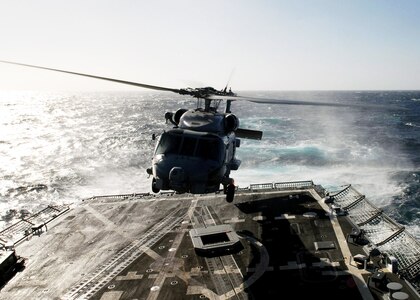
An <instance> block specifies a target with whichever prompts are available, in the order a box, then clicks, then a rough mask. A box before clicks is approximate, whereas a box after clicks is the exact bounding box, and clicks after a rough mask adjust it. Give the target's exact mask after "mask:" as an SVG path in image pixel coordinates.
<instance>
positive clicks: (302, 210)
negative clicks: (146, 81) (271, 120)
mask: <svg viewBox="0 0 420 300" xmlns="http://www.w3.org/2000/svg"><path fill="white" fill-rule="evenodd" d="M261 187H262V186H261ZM285 188H287V190H282V189H276V188H272V189H260V190H253V189H247V190H242V191H241V190H239V191H238V192H237V195H236V196H235V201H234V203H226V202H225V200H224V195H222V194H220V195H218V194H212V195H201V196H192V195H189V196H182V195H161V196H158V197H152V196H145V195H132V196H127V195H126V196H110V197H95V198H91V199H88V200H86V201H85V202H84V203H83V204H82V205H80V206H78V207H76V208H74V209H72V210H70V211H69V212H68V213H67V214H65V215H63V216H62V217H61V218H58V219H57V220H55V221H54V222H52V223H51V225H50V226H49V228H48V231H46V232H44V233H42V234H40V235H38V236H33V237H32V238H31V239H30V241H28V242H26V241H25V242H23V243H21V244H20V245H19V246H18V247H17V251H18V252H19V254H20V255H22V256H24V257H26V258H27V266H26V269H25V270H24V271H22V272H20V273H18V274H17V275H16V276H15V277H14V278H13V279H12V280H11V281H10V282H9V283H8V284H7V285H6V286H5V287H4V288H3V289H2V290H1V292H0V299H3V298H4V299H9V298H10V299H12V298H15V299H23V298H32V299H57V298H58V299H86V298H90V299H206V298H209V299H229V298H232V299H238V298H239V299H249V298H250V299H255V298H256V299H272V298H280V297H284V295H285V294H288V295H290V293H291V294H292V295H293V298H295V297H296V298H302V297H304V296H307V295H311V297H314V296H315V297H317V296H320V297H323V298H324V299H337V298H338V297H340V298H342V299H365V298H366V294H363V292H364V291H363V289H361V291H362V293H361V291H360V287H363V286H364V287H365V290H366V289H367V288H366V285H365V283H364V282H361V280H363V277H362V276H353V275H352V272H353V271H354V270H352V269H355V271H357V272H359V271H358V269H357V268H356V267H351V266H349V265H348V261H349V257H345V256H344V255H343V253H345V252H343V251H342V249H341V246H340V245H342V241H339V240H338V239H337V233H336V232H335V229H334V228H333V223H332V222H331V219H330V214H329V212H327V211H325V204H324V203H323V202H322V201H320V197H319V195H318V194H317V193H316V192H315V189H316V186H313V185H310V184H309V185H308V186H304V185H303V186H299V185H297V186H296V185H294V186H292V187H287V186H286V187H285ZM314 188H315V189H314ZM316 190H319V189H316ZM321 205H322V206H324V207H322V206H321ZM335 221H337V219H335ZM342 222H346V219H345V218H344V217H343V218H340V223H342ZM336 223H338V222H336ZM221 224H229V225H231V226H232V228H233V230H234V231H235V232H236V233H237V234H238V236H239V237H240V244H239V246H238V247H234V248H232V249H228V250H226V249H224V250H223V251H222V252H220V253H218V252H216V253H199V254H198V253H197V251H196V250H195V249H194V246H193V243H192V240H191V238H190V236H189V231H190V230H191V229H193V228H204V227H211V226H215V225H221ZM346 226H347V227H346ZM342 227H343V228H345V227H346V228H349V229H351V228H352V225H351V224H347V225H345V226H342ZM353 251H360V252H361V251H362V249H357V248H354V249H353ZM353 255H354V254H353ZM369 295H370V294H369ZM366 299H367V298H366ZM372 299H373V298H372Z"/></svg>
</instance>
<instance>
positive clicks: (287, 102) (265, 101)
mask: <svg viewBox="0 0 420 300" xmlns="http://www.w3.org/2000/svg"><path fill="white" fill-rule="evenodd" d="M209 98H210V99H223V100H231V101H236V100H242V101H249V102H254V103H262V104H283V105H315V106H341V107H343V106H353V105H351V104H350V105H348V104H342V103H333V102H315V101H314V102H312V101H300V100H287V99H273V98H257V97H248V96H217V95H214V96H210V97H209Z"/></svg>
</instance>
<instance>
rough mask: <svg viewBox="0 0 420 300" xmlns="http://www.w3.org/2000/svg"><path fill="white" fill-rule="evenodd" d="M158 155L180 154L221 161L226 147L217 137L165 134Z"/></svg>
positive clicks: (157, 150) (158, 148)
mask: <svg viewBox="0 0 420 300" xmlns="http://www.w3.org/2000/svg"><path fill="white" fill-rule="evenodd" d="M156 154H179V155H184V156H193V157H199V158H202V159H209V160H215V161H220V160H222V159H223V157H224V145H223V142H222V140H221V139H220V138H218V137H215V136H205V137H195V136H187V135H182V134H174V133H169V132H166V133H163V134H162V136H161V138H160V140H159V145H158V146H157V148H156Z"/></svg>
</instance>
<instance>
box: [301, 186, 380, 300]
mask: <svg viewBox="0 0 420 300" xmlns="http://www.w3.org/2000/svg"><path fill="white" fill-rule="evenodd" d="M309 192H310V193H311V195H312V197H313V198H314V199H315V200H317V201H318V203H319V205H321V207H322V208H323V209H324V210H325V211H326V212H328V211H330V209H329V207H328V205H327V204H325V203H324V201H322V199H321V198H320V197H319V195H318V194H317V193H316V192H315V191H314V190H313V189H311V190H309ZM329 217H330V221H331V224H332V227H333V229H334V232H335V235H336V237H337V241H338V244H339V245H340V249H341V252H342V254H343V256H344V257H350V256H351V252H350V249H349V246H348V245H347V241H346V238H345V236H344V233H343V230H342V229H341V227H340V224H339V223H338V222H336V221H335V218H336V217H335V216H334V215H332V214H329ZM344 262H345V264H346V266H347V268H348V269H349V272H350V273H351V275H352V276H353V279H354V282H355V283H356V285H357V288H358V289H359V292H360V294H361V295H362V297H363V299H365V300H374V298H373V296H372V294H371V293H370V291H369V289H367V288H366V287H367V286H366V283H365V281H364V279H363V276H362V271H360V270H359V269H354V267H351V266H350V265H349V264H348V262H347V261H346V260H345V261H344Z"/></svg>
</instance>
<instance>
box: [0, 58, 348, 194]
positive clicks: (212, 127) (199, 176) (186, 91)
mask: <svg viewBox="0 0 420 300" xmlns="http://www.w3.org/2000/svg"><path fill="white" fill-rule="evenodd" d="M0 62H1V63H7V64H13V65H19V66H24V67H31V68H37V69H44V70H49V71H56V72H62V73H67V74H72V75H78V76H84V77H90V78H95V79H100V80H106V81H111V82H116V83H121V84H127V85H132V86H137V87H141V88H146V89H152V90H158V91H167V92H173V93H177V94H180V95H187V96H192V97H194V98H196V99H197V107H196V108H190V109H186V108H179V109H178V110H176V111H175V112H166V113H165V120H166V122H167V123H168V122H169V123H171V124H172V125H173V127H172V128H171V129H169V130H165V131H163V132H162V133H161V134H160V135H159V136H157V135H156V134H153V135H152V140H156V144H155V149H154V154H153V158H152V165H151V167H150V168H147V169H146V172H147V174H148V175H149V176H151V177H152V182H151V188H152V191H153V193H159V192H160V191H171V190H172V191H175V192H176V193H180V194H182V193H191V194H207V193H214V192H219V191H220V190H221V189H220V185H222V186H223V192H224V194H225V195H226V201H227V202H232V201H233V199H234V195H235V190H236V186H235V181H234V179H233V178H231V177H230V173H231V171H236V170H238V169H239V167H240V165H241V161H240V160H239V159H237V157H236V148H239V147H240V144H241V138H245V139H254V140H261V139H262V136H263V132H262V131H258V130H252V129H245V128H240V127H239V126H240V122H239V118H238V117H237V116H236V115H235V114H233V113H232V112H231V104H232V102H233V101H236V100H246V101H251V102H256V103H263V104H264V103H265V104H290V105H322V106H347V105H345V104H339V103H323V102H308V101H297V100H284V99H268V98H256V97H247V96H239V95H237V94H236V93H234V92H232V90H231V88H229V90H228V89H227V85H226V86H225V87H224V88H223V89H221V90H217V89H215V88H213V87H202V88H181V89H175V88H168V87H162V86H157V85H149V84H144V83H139V82H132V81H125V80H120V79H114V78H108V77H102V76H96V75H90V74H85V73H78V72H72V71H66V70H61V69H54V68H48V67H42V66H36V65H30V64H24V63H19V62H12V61H3V60H0ZM222 101H226V104H225V109H224V111H223V112H220V111H219V107H220V104H221V103H222Z"/></svg>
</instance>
